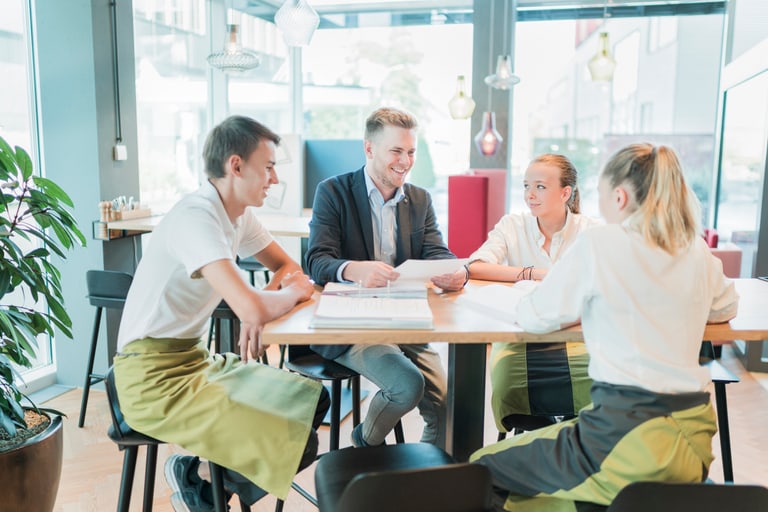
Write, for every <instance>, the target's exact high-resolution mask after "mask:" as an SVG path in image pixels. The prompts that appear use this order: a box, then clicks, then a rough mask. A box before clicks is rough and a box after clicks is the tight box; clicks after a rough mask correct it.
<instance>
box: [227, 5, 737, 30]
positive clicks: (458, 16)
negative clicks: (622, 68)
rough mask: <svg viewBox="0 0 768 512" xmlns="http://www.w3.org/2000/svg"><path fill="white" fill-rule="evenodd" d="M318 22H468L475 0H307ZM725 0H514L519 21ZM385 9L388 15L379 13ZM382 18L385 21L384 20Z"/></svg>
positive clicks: (665, 12)
mask: <svg viewBox="0 0 768 512" xmlns="http://www.w3.org/2000/svg"><path fill="white" fill-rule="evenodd" d="M308 1H309V3H310V5H312V7H313V8H314V9H315V10H316V11H317V12H318V13H319V14H320V17H321V24H320V28H340V27H344V28H347V27H350V26H370V25H375V24H381V23H387V24H389V25H430V24H432V25H434V24H447V23H471V22H472V10H473V3H474V2H473V0H433V1H429V0H387V1H366V0H358V1H352V0H308ZM283 2H284V0H233V5H234V7H235V8H236V9H238V10H242V11H244V12H247V13H248V14H251V15H253V16H257V17H259V18H263V19H265V20H268V21H272V20H273V19H274V15H275V11H276V10H277V9H278V8H280V6H281V5H282V4H283ZM725 4H726V0H716V1H712V0H517V19H518V21H533V20H554V19H594V18H601V17H603V16H604V15H605V14H606V13H607V14H608V15H609V16H611V17H616V18H618V17H641V16H670V15H678V16H679V15H687V14H714V13H720V12H723V11H724V9H725ZM382 13H386V14H388V15H389V16H387V17H382V16H381V14H382ZM383 20H386V21H383Z"/></svg>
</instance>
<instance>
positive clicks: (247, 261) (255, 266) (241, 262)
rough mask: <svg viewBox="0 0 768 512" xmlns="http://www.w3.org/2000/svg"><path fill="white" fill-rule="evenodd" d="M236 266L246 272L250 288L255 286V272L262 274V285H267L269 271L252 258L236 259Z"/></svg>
mask: <svg viewBox="0 0 768 512" xmlns="http://www.w3.org/2000/svg"><path fill="white" fill-rule="evenodd" d="M237 266H238V267H240V268H241V269H243V270H245V271H246V272H248V274H249V275H250V282H251V286H256V272H263V273H264V284H265V285H267V284H269V269H268V268H267V267H265V266H264V265H262V264H261V262H260V261H259V260H257V259H256V258H254V257H253V256H249V257H248V258H238V259H237Z"/></svg>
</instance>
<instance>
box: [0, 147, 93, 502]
mask: <svg viewBox="0 0 768 512" xmlns="http://www.w3.org/2000/svg"><path fill="white" fill-rule="evenodd" d="M72 206H73V205H72V200H71V199H70V198H69V196H68V195H67V194H66V193H65V192H64V191H63V190H62V189H61V188H60V187H59V186H58V185H56V184H55V183H54V182H53V181H51V180H49V179H46V178H43V177H41V176H36V175H35V174H34V172H33V166H32V160H31V159H30V157H29V154H28V153H27V152H26V151H24V149H22V148H20V147H15V148H11V146H10V145H9V144H8V143H7V142H6V141H5V139H3V138H2V137H0V252H1V253H2V259H0V475H2V488H3V499H2V501H3V506H2V508H3V510H30V506H31V504H32V503H34V507H33V508H34V509H35V510H52V509H53V505H54V503H55V500H56V492H57V490H58V484H59V477H60V474H61V460H62V437H61V435H62V429H61V414H60V413H57V412H56V411H52V410H50V409H40V408H38V407H37V406H35V405H34V404H33V403H32V402H31V401H29V400H28V398H27V397H26V396H25V395H24V393H22V392H21V390H20V389H19V382H20V379H21V377H20V375H19V373H18V370H19V369H20V368H29V367H31V366H32V362H31V361H32V360H33V359H34V357H35V350H36V348H37V340H38V336H45V337H47V336H53V335H54V331H58V332H59V333H61V334H63V335H65V336H67V337H70V338H71V337H72V331H71V327H72V321H71V320H70V318H69V315H68V314H67V311H66V310H65V309H64V302H63V298H64V297H63V294H62V289H61V274H60V272H59V270H58V269H57V268H56V267H55V266H54V265H53V263H52V262H51V261H50V260H49V257H50V256H51V255H54V254H55V255H57V256H59V257H61V258H64V257H65V251H66V250H69V249H71V248H73V247H74V246H75V245H81V246H84V245H85V237H84V236H83V234H82V233H81V232H80V230H79V229H78V228H77V224H76V222H75V219H74V217H73V216H72V214H71V212H70V209H71V208H72ZM27 471H31V473H29V474H27V473H26V472H27ZM6 507H8V508H6Z"/></svg>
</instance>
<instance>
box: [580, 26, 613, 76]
mask: <svg viewBox="0 0 768 512" xmlns="http://www.w3.org/2000/svg"><path fill="white" fill-rule="evenodd" d="M610 48H611V47H610V44H609V43H608V32H600V40H599V47H598V49H597V53H596V54H595V56H594V57H592V58H591V59H590V60H589V63H588V64H587V66H588V67H589V74H590V75H591V76H592V81H593V82H610V81H611V80H613V72H614V70H615V69H616V60H615V59H614V58H613V56H612V55H611V50H610Z"/></svg>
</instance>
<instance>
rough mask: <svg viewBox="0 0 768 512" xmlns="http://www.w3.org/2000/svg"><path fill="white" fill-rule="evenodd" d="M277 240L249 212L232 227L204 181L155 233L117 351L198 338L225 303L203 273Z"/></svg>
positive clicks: (127, 306) (126, 311) (125, 312)
mask: <svg viewBox="0 0 768 512" xmlns="http://www.w3.org/2000/svg"><path fill="white" fill-rule="evenodd" d="M272 241H273V238H272V235H270V233H269V231H267V230H266V229H265V228H264V227H263V226H262V225H261V223H260V222H259V221H258V219H257V218H256V216H255V214H254V213H253V212H252V211H251V210H250V209H246V212H245V213H244V214H243V215H242V216H241V217H239V218H238V219H237V221H236V222H235V223H234V224H233V223H232V222H230V220H229V218H228V217H227V214H226V211H225V210H224V205H223V204H222V202H221V198H220V197H219V194H218V192H217V191H216V188H215V187H214V186H213V185H211V184H210V183H209V182H205V183H204V184H203V185H202V186H201V187H200V188H199V189H198V190H197V191H196V192H194V193H192V194H190V195H188V196H186V197H184V198H183V199H182V200H181V201H179V202H178V203H177V204H176V205H174V207H173V208H172V209H171V211H170V212H168V213H167V214H166V215H165V217H164V218H163V220H162V222H160V224H159V225H158V226H157V228H155V230H154V231H153V233H152V240H151V243H150V244H149V246H148V247H147V250H146V251H145V252H144V254H143V255H142V258H141V261H140V262H139V266H138V268H137V270H136V275H135V276H134V278H133V284H132V285H131V289H130V291H129V293H128V299H127V301H126V304H125V308H124V310H123V316H122V320H121V322H120V332H119V335H118V342H117V349H118V351H120V350H122V349H123V347H125V345H127V344H128V343H130V342H131V341H134V340H138V339H143V338H150V337H151V338H178V339H185V338H186V339H188V338H200V337H202V336H204V335H205V333H206V332H207V328H208V321H209V319H210V316H211V313H212V312H213V310H214V309H215V308H216V306H217V305H218V304H219V302H220V301H221V299H222V297H221V296H220V295H218V294H217V293H216V292H215V291H214V289H213V287H212V286H211V285H210V284H208V281H206V280H205V279H204V278H203V277H202V275H200V272H199V270H200V269H201V268H202V267H204V266H205V265H207V264H208V263H211V262H214V261H217V260H222V259H230V260H234V259H235V257H236V256H238V255H239V256H240V257H241V258H244V257H248V256H253V255H254V254H256V253H258V252H260V251H262V250H263V249H265V248H266V247H267V246H268V245H269V244H270V243H271V242H272Z"/></svg>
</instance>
